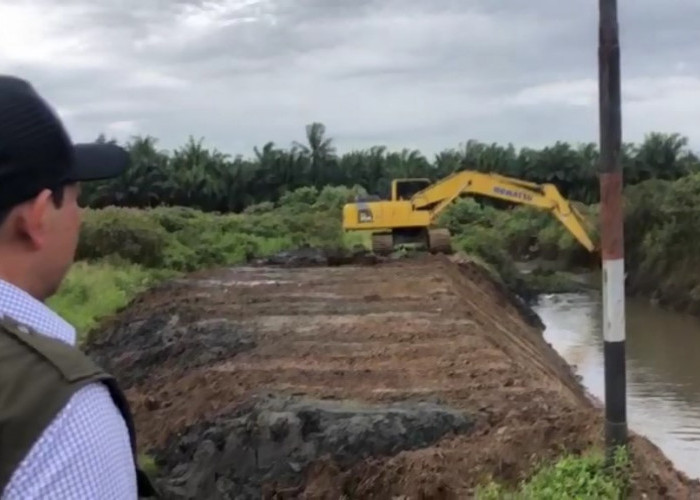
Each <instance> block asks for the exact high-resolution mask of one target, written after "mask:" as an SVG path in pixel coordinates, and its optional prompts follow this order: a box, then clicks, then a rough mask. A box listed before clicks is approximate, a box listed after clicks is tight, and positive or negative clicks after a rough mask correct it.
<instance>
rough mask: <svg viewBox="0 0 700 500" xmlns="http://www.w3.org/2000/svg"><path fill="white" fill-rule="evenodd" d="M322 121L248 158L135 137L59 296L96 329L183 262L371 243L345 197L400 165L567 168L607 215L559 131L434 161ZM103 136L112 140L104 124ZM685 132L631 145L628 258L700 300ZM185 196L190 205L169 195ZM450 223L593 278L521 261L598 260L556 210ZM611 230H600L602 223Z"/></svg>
mask: <svg viewBox="0 0 700 500" xmlns="http://www.w3.org/2000/svg"><path fill="white" fill-rule="evenodd" d="M324 134H325V130H324V128H323V126H322V125H320V124H313V125H311V126H309V127H308V128H307V140H308V146H302V145H300V144H296V143H295V144H293V145H292V147H291V148H290V149H289V150H283V149H279V148H276V147H275V146H274V145H273V144H272V143H268V144H267V145H265V146H264V147H263V148H262V149H256V150H255V157H254V158H253V159H243V158H242V157H240V156H237V157H236V158H234V159H231V158H229V157H227V156H226V155H223V154H221V153H220V152H218V151H215V150H214V151H211V150H208V149H206V148H204V146H203V145H202V143H201V141H200V142H194V141H190V143H188V144H187V145H185V146H184V147H183V148H181V149H178V150H176V151H174V152H173V153H172V154H170V153H167V152H163V151H158V150H157V149H156V148H155V140H154V139H152V138H150V137H146V138H139V137H137V138H134V139H133V140H132V141H131V142H130V143H129V144H127V145H126V146H127V147H128V149H129V150H130V152H131V155H132V158H133V160H134V166H133V168H132V169H131V170H130V171H129V172H128V174H127V175H126V176H125V177H123V178H120V179H118V180H115V181H109V182H105V183H96V184H89V185H86V186H85V190H84V193H83V200H82V201H83V203H84V204H85V205H87V206H88V207H92V208H88V209H87V210H86V213H85V223H84V227H83V232H82V235H81V240H80V245H79V248H78V259H79V260H80V261H81V262H80V263H79V265H77V266H75V267H74V268H73V270H72V271H71V273H70V274H69V276H68V279H67V281H66V283H65V284H64V286H63V287H62V289H61V291H60V293H59V294H58V295H57V296H56V297H54V298H53V299H51V301H50V304H51V306H52V307H54V308H55V309H56V310H58V311H59V312H60V313H61V314H63V315H64V316H65V317H67V318H68V319H69V321H71V322H72V323H73V324H74V325H75V326H76V327H77V328H78V330H79V331H80V332H81V334H84V333H85V332H86V331H88V330H89V329H90V328H92V327H93V326H94V325H95V322H96V321H97V320H98V319H99V318H100V317H102V316H104V315H107V314H110V313H111V312H113V311H116V310H118V309H119V308H121V307H123V306H124V305H125V304H126V303H128V301H129V300H130V298H131V297H133V295H134V294H135V293H138V292H139V291H141V290H143V289H145V288H147V287H149V286H151V285H152V284H154V283H157V282H158V281H159V280H160V279H162V278H163V277H167V276H172V275H173V274H174V273H181V272H189V271H194V270H197V269H202V268H206V267H212V266H222V265H224V266H225V265H234V264H238V263H241V262H245V261H247V260H250V259H251V258H257V257H264V256H268V255H272V254H275V253H277V252H279V251H281V250H290V249H295V248H300V247H305V246H308V247H320V248H326V249H339V248H350V247H353V246H356V245H360V246H362V245H366V244H367V236H366V235H363V234H343V232H342V229H341V207H342V204H343V203H345V202H347V201H350V200H352V199H353V198H354V196H355V195H357V194H366V193H368V192H369V193H379V194H384V195H385V194H387V192H388V186H389V182H390V180H391V179H392V178H395V177H414V176H420V177H429V178H432V179H436V178H439V177H442V176H444V175H447V174H449V173H451V172H452V171H454V170H457V169H462V168H471V169H475V170H481V171H494V172H499V173H503V174H506V175H511V176H515V177H518V178H524V179H528V180H534V181H538V182H554V183H556V184H557V186H558V187H559V188H560V190H561V191H562V192H563V193H564V194H565V196H569V197H570V198H572V199H577V200H580V201H582V202H587V203H589V205H588V206H587V207H584V206H582V205H579V208H580V209H582V210H583V211H584V212H585V213H586V214H587V215H588V218H589V220H590V221H591V222H593V225H594V226H595V225H596V223H597V209H598V208H597V205H595V204H594V203H593V204H590V203H591V202H595V201H597V196H598V184H597V183H598V181H597V178H596V174H595V168H594V166H595V163H596V161H597V150H596V148H595V146H594V145H582V146H577V147H574V146H570V145H568V144H564V143H557V144H555V145H554V146H551V147H547V148H543V149H541V150H533V149H527V148H524V149H521V150H520V151H516V150H515V149H514V148H513V147H512V146H510V145H509V146H507V147H501V146H498V145H495V144H492V145H485V144H481V143H478V142H476V141H469V142H468V143H467V144H466V145H465V146H464V147H463V148H461V149H459V150H450V151H446V152H443V153H440V154H438V155H436V157H435V159H434V161H433V162H429V161H428V160H427V159H426V158H425V157H423V156H422V155H420V154H419V153H418V152H416V151H407V150H404V151H402V152H387V151H386V150H385V149H384V148H380V147H377V148H372V149H370V150H368V151H354V152H351V153H347V154H344V155H338V154H337V153H336V152H335V147H334V146H333V145H332V140H331V139H328V138H326V137H325V135H324ZM99 140H104V138H100V139H99ZM686 142H687V141H686V139H685V138H682V137H679V136H678V135H662V134H650V135H649V136H648V138H647V139H646V140H645V141H644V142H643V143H642V144H640V145H626V146H625V148H624V155H623V164H624V168H625V176H626V177H625V182H626V185H627V187H626V190H625V195H626V201H627V203H626V219H625V224H626V238H625V245H626V251H627V254H626V268H627V272H628V290H629V291H630V292H631V293H638V294H643V295H646V296H652V297H654V298H655V299H657V300H658V301H659V302H661V303H662V304H666V305H669V306H673V307H676V308H679V309H684V310H690V311H692V312H696V313H700V272H698V271H696V269H700V266H699V265H698V264H700V262H698V260H699V259H700V258H699V257H697V256H696V255H695V253H694V252H692V248H693V247H692V245H691V242H692V241H693V239H694V238H696V235H699V234H700V226H699V224H700V222H696V221H697V220H700V219H698V218H696V217H694V215H695V202H696V200H700V168H699V166H700V161H698V159H697V158H696V157H695V155H693V154H692V153H691V152H689V151H688V150H687V148H686ZM168 205H177V206H168ZM439 224H440V225H442V226H444V227H448V228H449V229H450V230H451V231H452V233H453V234H454V242H455V247H456V249H458V250H463V251H465V252H467V253H469V254H471V255H472V256H475V257H477V258H478V259H479V260H480V261H481V262H483V263H484V264H485V265H486V266H487V267H488V268H489V269H490V270H491V271H492V272H493V274H494V275H495V276H496V277H498V278H500V279H502V281H503V282H504V283H505V284H506V285H508V286H509V287H510V288H512V289H514V290H515V291H516V292H518V293H520V294H521V295H523V296H528V295H529V296H532V295H533V294H536V293H538V292H544V291H550V292H557V291H571V290H574V289H577V288H578V287H579V285H578V284H576V283H575V282H573V281H572V280H570V279H568V278H567V276H566V274H564V273H561V272H545V271H542V270H537V269H536V270H535V271H534V272H533V273H531V274H528V275H524V274H522V273H520V272H519V271H518V270H517V268H516V264H515V261H516V260H517V261H523V260H533V259H535V260H547V261H556V262H557V263H558V268H559V269H573V268H576V267H586V266H590V265H591V264H595V265H598V263H597V262H596V261H595V260H594V259H591V255H589V254H588V252H587V251H586V250H585V249H584V248H583V247H581V245H579V243H578V242H577V241H576V240H575V239H574V238H573V237H572V236H571V235H570V234H569V233H568V232H567V231H566V230H565V229H564V227H563V226H562V225H561V224H560V223H559V222H558V221H557V220H556V219H555V218H554V217H553V216H552V215H550V214H548V213H544V212H541V211H537V210H535V209H531V208H528V207H517V206H516V207H509V206H507V205H505V204H503V203H500V202H494V201H493V200H484V199H480V198H465V199H462V200H459V201H458V202H456V203H454V204H453V205H451V206H450V207H449V208H448V209H447V210H446V211H445V212H444V213H443V214H442V216H441V218H440V220H439ZM591 236H592V237H593V238H594V239H597V235H596V234H592V235H591Z"/></svg>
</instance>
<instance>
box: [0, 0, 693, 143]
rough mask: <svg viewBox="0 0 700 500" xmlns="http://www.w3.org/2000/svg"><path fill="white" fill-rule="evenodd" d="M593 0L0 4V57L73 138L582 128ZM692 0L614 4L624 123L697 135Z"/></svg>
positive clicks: (520, 134)
mask: <svg viewBox="0 0 700 500" xmlns="http://www.w3.org/2000/svg"><path fill="white" fill-rule="evenodd" d="M597 5H598V2H597V1H595V0H566V1H562V0H530V1H526V0H221V1H194V0H192V1H189V0H92V1H88V0H34V1H26V0H0V71H1V72H5V73H11V74H15V75H19V76H23V77H25V78H27V79H29V80H30V81H32V82H33V83H34V84H35V86H36V87H37V88H38V89H39V91H40V92H41V93H42V94H43V95H45V96H46V97H47V98H48V99H49V100H50V101H51V103H53V104H54V105H55V106H56V108H57V110H58V112H59V114H60V115H61V116H62V117H63V118H64V119H65V120H66V123H67V125H68V127H69V130H70V132H71V134H72V136H73V138H74V139H75V140H93V139H94V138H95V137H97V135H98V134H99V133H100V132H104V133H105V134H107V135H108V136H110V137H116V138H118V139H120V140H124V139H127V138H128V137H129V136H130V135H131V134H136V133H139V134H150V135H153V136H155V137H157V138H158V139H159V140H160V145H161V146H162V147H164V148H168V149H171V148H173V147H177V146H179V145H181V144H182V143H183V142H184V141H185V140H186V139H187V137H188V136H189V135H190V134H192V135H194V136H195V137H204V139H205V141H206V143H207V144H209V145H212V146H215V147H218V148H219V149H221V150H223V151H225V152H227V153H231V154H238V153H241V154H243V155H245V156H248V155H251V154H252V148H253V146H255V145H262V144H264V143H265V142H267V141H269V140H273V141H275V143H277V144H278V145H282V146H288V145H289V143H290V142H291V141H292V140H303V138H304V125H305V124H307V123H310V122H312V121H321V122H323V123H325V124H326V127H327V131H328V134H329V135H330V136H331V137H333V138H334V139H335V142H336V145H337V146H338V148H339V150H340V151H346V150H348V149H352V148H356V147H367V146H370V145H374V144H385V145H387V146H389V147H391V148H402V147H410V148H419V149H420V150H421V151H423V152H424V153H426V154H429V155H430V154H432V153H434V152H436V151H439V150H441V149H444V148H448V147H456V146H458V145H459V144H460V143H463V142H465V141H466V140H467V139H470V138H475V139H479V140H483V141H498V142H501V143H507V142H513V143H514V144H516V145H517V146H522V145H534V146H540V145H544V144H548V143H552V142H554V141H556V140H558V139H561V140H567V141H573V142H582V141H597V140H598V137H597V133H598V115H597V71H598V70H597V43H598V42H597V24H598V7H597ZM699 25H700V2H698V0H654V1H652V0H634V1H625V2H620V29H621V41H622V71H623V79H624V82H623V93H624V94H623V99H624V107H623V127H624V128H623V134H624V139H625V140H632V141H637V140H640V139H641V138H643V136H644V134H645V133H647V132H649V131H652V130H658V131H665V132H680V133H682V134H684V135H687V136H688V137H689V138H690V139H691V144H692V145H693V147H700V57H699V56H700V28H698V26H699Z"/></svg>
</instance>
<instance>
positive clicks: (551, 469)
mask: <svg viewBox="0 0 700 500" xmlns="http://www.w3.org/2000/svg"><path fill="white" fill-rule="evenodd" d="M628 489H629V455H628V453H627V451H626V450H625V449H624V448H619V449H618V451H617V452H616V453H615V456H614V460H613V463H612V467H610V468H607V467H606V464H605V458H604V456H603V454H602V453H590V454H587V455H583V456H577V455H566V456H564V457H562V458H561V459H559V460H558V461H557V462H556V463H554V464H547V465H544V466H542V467H541V468H539V469H538V470H537V471H536V472H535V474H534V475H533V476H532V477H531V478H529V479H528V480H527V481H523V482H522V483H521V484H520V487H519V488H518V490H517V491H515V492H509V491H508V490H507V489H506V488H505V487H504V486H502V485H500V484H498V483H495V482H491V483H489V484H487V485H485V486H482V487H481V488H479V489H478V490H477V492H476V498H478V499H484V500H487V499H489V500H490V499H497V498H498V499H501V498H512V499H520V498H522V499H530V498H537V499H542V500H550V499H551V500H560V499H561V500H567V499H572V500H573V499H579V498H610V499H618V498H625V497H626V496H627V492H628Z"/></svg>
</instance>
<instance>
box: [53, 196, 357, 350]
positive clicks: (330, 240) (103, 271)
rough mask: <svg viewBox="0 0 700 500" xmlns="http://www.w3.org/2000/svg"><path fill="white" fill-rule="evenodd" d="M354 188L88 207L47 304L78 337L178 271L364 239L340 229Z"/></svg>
mask: <svg viewBox="0 0 700 500" xmlns="http://www.w3.org/2000/svg"><path fill="white" fill-rule="evenodd" d="M361 192H362V190H361V189H359V188H355V189H349V188H345V187H326V188H323V189H321V190H317V189H316V188H300V189H298V190H296V191H293V192H290V193H287V194H285V196H283V197H282V198H281V199H280V200H279V202H278V204H277V206H275V205H273V204H272V203H263V204H259V205H254V206H251V207H248V209H247V210H246V213H243V214H215V213H204V212H201V211H199V210H196V209H192V208H185V207H174V208H168V207H157V208H152V209H144V210H140V209H133V208H124V207H107V208H104V209H87V210H85V213H84V222H83V226H82V230H81V236H80V241H79V244H78V250H77V259H78V262H77V263H76V265H75V266H73V268H72V269H71V271H70V273H69V274H68V276H67V279H66V281H65V282H64V284H63V285H62V287H61V290H60V291H59V293H58V294H57V295H56V296H54V297H52V298H51V300H50V301H49V305H50V306H51V307H52V308H53V309H54V310H56V311H57V312H59V314H61V315H62V316H63V317H64V318H66V319H67V320H68V321H70V322H71V323H72V324H73V325H74V326H75V327H76V329H77V330H78V332H79V334H80V336H81V339H83V338H84V336H85V334H86V333H87V332H88V331H89V330H90V329H91V328H92V327H94V326H95V324H96V321H97V320H98V319H99V318H101V317H103V316H106V315H109V314H112V313H113V312H115V311H118V310H119V309H120V308H122V307H123V306H125V305H126V304H127V303H128V302H129V300H130V299H131V298H132V297H133V296H134V295H135V294H136V293H139V292H140V291H143V290H144V289H146V288H148V287H149V286H152V285H153V284H155V283H157V282H159V281H160V280H162V279H164V278H169V277H172V276H175V275H177V274H179V273H183V272H189V271H194V270H197V269H203V268H208V267H215V266H228V265H235V264H240V263H243V262H246V261H248V260H250V259H252V258H259V257H265V256H269V255H272V254H275V253H278V252H279V251H282V250H291V249H296V248H301V247H316V248H325V249H329V250H335V249H339V248H352V247H353V246H356V245H360V246H362V245H363V244H364V243H366V240H365V239H364V238H363V236H362V235H359V234H353V235H346V234H343V231H342V227H341V209H342V205H343V203H345V201H346V200H349V199H351V198H352V197H354V196H355V194H356V193H361Z"/></svg>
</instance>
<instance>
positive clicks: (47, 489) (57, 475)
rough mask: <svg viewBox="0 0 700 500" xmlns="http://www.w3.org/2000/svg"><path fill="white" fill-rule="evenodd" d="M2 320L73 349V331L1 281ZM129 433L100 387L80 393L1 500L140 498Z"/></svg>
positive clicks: (17, 472) (22, 465) (39, 442)
mask: <svg viewBox="0 0 700 500" xmlns="http://www.w3.org/2000/svg"><path fill="white" fill-rule="evenodd" d="M0 315H7V316H10V317H12V318H14V319H15V320H16V321H18V322H20V323H24V324H26V325H27V326H29V327H31V328H33V329H35V330H37V331H39V332H40V333H43V334H45V335H48V336H50V337H54V338H57V339H60V340H62V341H64V342H67V343H69V344H71V345H75V329H74V328H73V327H72V326H71V325H69V324H68V323H67V322H66V321H64V320H63V319H62V318H61V317H60V316H58V315H57V314H56V313H54V312H53V311H52V310H51V309H49V308H48V307H46V306H45V305H44V304H42V303H41V302H39V301H37V300H36V299H34V298H33V297H31V296H30V295H29V294H27V293H25V292H24V291H22V290H20V289H19V288H17V287H15V286H13V285H11V284H9V283H7V282H5V281H2V280H0ZM128 432H129V431H128V430H127V427H126V424H125V422H124V419H123V418H122V416H121V413H120V412H119V410H118V408H117V407H116V406H115V405H114V403H113V401H112V398H111V396H110V394H109V391H108V389H107V388H106V387H105V386H104V385H103V384H101V383H96V384H91V385H88V386H86V387H84V388H83V389H81V390H79V391H78V392H76V393H75V394H74V395H73V397H72V398H71V399H70V401H68V403H67V404H66V406H65V407H64V408H63V410H62V411H61V412H60V413H58V414H57V415H56V418H55V419H54V421H53V422H52V423H51V424H50V425H49V426H48V427H47V428H46V429H45V430H44V433H43V434H42V435H41V436H40V437H39V439H38V440H37V441H36V443H35V444H34V446H33V447H32V448H31V449H30V451H29V453H28V455H27V456H26V457H25V458H24V460H23V461H22V462H21V463H20V465H19V467H18V468H17V469H16V470H15V472H14V473H13V475H12V478H11V479H10V483H9V484H8V485H7V487H6V488H5V491H4V492H3V493H2V496H1V497H0V498H1V499H2V500H31V499H40V498H41V499H67V500H68V499H75V500H92V499H94V500H111V499H114V500H129V499H133V498H137V489H136V474H135V471H134V462H133V455H132V452H131V444H130V441H129V433H128Z"/></svg>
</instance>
